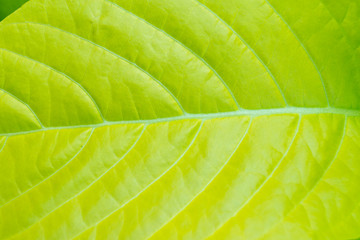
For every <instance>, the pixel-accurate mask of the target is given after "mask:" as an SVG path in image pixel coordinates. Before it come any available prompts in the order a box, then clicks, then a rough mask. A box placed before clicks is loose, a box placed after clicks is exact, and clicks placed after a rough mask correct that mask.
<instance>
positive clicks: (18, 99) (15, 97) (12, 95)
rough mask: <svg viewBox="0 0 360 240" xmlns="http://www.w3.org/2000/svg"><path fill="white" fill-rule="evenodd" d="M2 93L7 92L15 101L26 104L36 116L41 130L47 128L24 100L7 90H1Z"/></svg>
mask: <svg viewBox="0 0 360 240" xmlns="http://www.w3.org/2000/svg"><path fill="white" fill-rule="evenodd" d="M0 91H3V92H5V93H6V94H8V95H10V96H11V97H13V98H14V99H16V100H17V101H19V102H20V103H22V104H24V105H25V106H26V107H27V108H28V109H29V111H30V112H31V113H32V114H33V115H34V117H35V119H36V121H38V123H39V125H40V127H41V128H45V127H44V125H43V124H42V122H41V121H40V119H39V117H38V116H37V115H36V113H35V112H34V110H33V109H32V108H31V107H30V106H29V104H27V103H26V102H24V101H23V100H21V99H20V98H18V97H17V96H15V95H14V94H12V93H10V92H8V91H7V90H5V89H3V88H0Z"/></svg>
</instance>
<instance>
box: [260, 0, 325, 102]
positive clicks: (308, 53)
mask: <svg viewBox="0 0 360 240" xmlns="http://www.w3.org/2000/svg"><path fill="white" fill-rule="evenodd" d="M264 1H265V2H266V3H267V4H268V5H269V6H270V7H271V8H272V10H273V11H274V12H275V13H276V14H277V15H278V16H279V18H280V19H281V20H282V21H283V22H284V23H285V25H286V26H287V27H288V29H289V30H290V32H291V33H292V34H293V35H294V37H295V38H296V40H297V41H298V42H299V43H300V45H301V47H302V48H303V49H304V51H305V53H306V54H307V55H308V57H309V59H310V61H311V62H312V64H313V65H314V67H315V69H316V71H317V72H318V74H319V76H320V80H321V84H322V86H323V89H324V93H325V97H326V101H327V104H328V106H330V101H329V96H328V94H327V91H326V87H325V82H324V78H323V76H322V74H321V72H320V70H319V68H318V66H317V65H316V63H315V61H314V59H313V57H312V56H311V55H310V52H309V51H308V50H307V48H306V47H305V45H304V44H303V42H302V41H300V38H299V37H298V36H297V34H296V33H295V31H294V30H293V29H292V28H291V27H290V25H289V24H288V22H287V21H286V20H285V19H284V18H283V17H282V15H280V13H279V12H278V11H277V10H276V9H275V8H274V6H273V5H272V4H271V3H270V2H269V1H268V0H264Z"/></svg>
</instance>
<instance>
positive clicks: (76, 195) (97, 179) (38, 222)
mask: <svg viewBox="0 0 360 240" xmlns="http://www.w3.org/2000/svg"><path fill="white" fill-rule="evenodd" d="M146 127H147V125H144V127H143V129H142V131H141V133H140V134H139V136H138V137H137V139H136V140H135V142H134V143H133V144H132V145H131V147H130V148H129V149H128V150H127V151H126V152H125V153H124V155H123V156H122V157H121V158H119V160H118V161H116V162H115V163H114V164H113V165H112V166H111V167H110V168H108V169H107V170H106V171H105V172H104V173H103V174H101V175H100V176H99V177H97V178H96V179H95V181H93V182H92V183H91V184H90V185H88V186H87V187H85V188H84V189H83V190H81V191H80V192H78V193H77V194H75V195H74V196H72V197H71V198H69V199H68V200H66V201H65V202H63V203H62V204H60V205H59V206H57V207H56V208H54V209H53V210H52V211H50V212H49V213H47V214H46V215H45V216H42V217H41V218H40V219H38V220H37V222H35V223H32V224H31V225H29V226H27V227H26V228H24V229H23V230H21V231H20V232H17V233H16V234H15V235H13V236H11V237H14V236H17V235H19V234H22V233H24V232H25V231H27V230H28V229H30V228H31V227H32V226H34V225H36V224H40V225H41V221H42V220H43V219H44V218H46V217H47V216H49V215H50V214H51V213H53V212H55V211H56V210H57V209H59V208H61V207H62V206H64V205H65V204H66V203H68V202H69V201H71V200H72V199H75V198H76V197H78V196H79V195H80V194H81V193H83V192H85V191H86V190H87V189H89V188H90V187H91V186H92V185H94V184H95V183H96V182H98V181H99V180H100V179H101V178H102V177H103V176H105V175H106V174H107V173H108V172H109V171H110V170H111V169H113V168H114V167H115V166H116V165H117V164H118V163H119V162H120V161H121V160H122V159H124V158H125V156H126V155H127V154H128V153H129V152H130V151H131V150H132V149H133V148H134V147H135V145H136V144H137V143H138V141H139V140H140V138H141V136H142V135H143V133H144V132H145V129H146Z"/></svg>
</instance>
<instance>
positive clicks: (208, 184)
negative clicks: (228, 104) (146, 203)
mask: <svg viewBox="0 0 360 240" xmlns="http://www.w3.org/2000/svg"><path fill="white" fill-rule="evenodd" d="M252 121H253V118H251V119H250V121H249V124H248V126H247V128H246V131H245V133H244V135H243V136H242V137H241V138H240V141H239V143H238V144H237V145H236V147H235V149H234V151H233V152H232V153H231V154H230V156H229V158H228V159H226V161H225V162H224V164H223V165H222V166H221V167H220V168H219V170H218V171H217V172H216V173H215V175H214V176H213V177H212V178H211V179H210V181H209V182H208V183H207V184H206V185H205V186H204V187H203V189H201V190H200V192H198V193H197V194H195V196H194V197H193V198H192V199H191V200H190V201H189V202H188V203H187V204H185V206H184V207H182V208H181V209H180V211H178V212H177V213H176V214H175V215H174V216H172V217H171V218H170V219H169V220H168V221H167V222H165V223H164V224H163V225H162V226H161V227H160V228H159V229H158V230H156V231H155V232H154V233H153V234H151V236H150V237H148V238H151V237H152V236H154V235H155V234H156V233H158V232H160V231H161V229H163V228H164V227H165V226H166V225H167V224H168V223H170V222H171V221H172V220H173V219H174V218H175V217H176V216H178V215H179V214H180V213H181V212H183V211H184V210H185V208H186V207H188V206H189V205H190V204H191V203H192V202H193V201H194V200H195V199H196V198H197V197H199V196H200V194H201V193H203V192H204V191H205V190H206V189H207V188H208V187H209V186H210V184H211V183H213V182H214V180H215V179H216V177H217V176H219V174H220V173H221V172H222V171H223V169H224V168H225V166H226V165H227V164H228V162H229V161H230V159H231V158H232V157H233V155H234V154H235V153H236V151H237V150H238V149H239V147H240V145H241V143H242V142H243V140H244V139H245V137H246V136H247V134H248V132H249V130H250V126H251V123H252Z"/></svg>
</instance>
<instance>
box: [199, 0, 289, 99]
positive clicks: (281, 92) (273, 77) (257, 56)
mask: <svg viewBox="0 0 360 240" xmlns="http://www.w3.org/2000/svg"><path fill="white" fill-rule="evenodd" d="M193 1H196V2H197V3H198V4H199V5H200V6H202V7H203V8H204V9H206V10H207V11H209V12H210V13H211V14H213V15H214V16H215V17H216V18H217V19H219V20H220V21H221V22H222V23H224V24H225V25H226V26H227V27H228V28H229V29H230V30H231V31H232V32H233V33H234V34H235V35H236V36H237V37H238V38H239V39H240V41H242V42H243V43H244V44H245V46H246V47H247V48H248V49H249V50H250V51H251V52H252V53H253V54H254V56H255V57H256V58H257V60H258V61H259V62H260V63H261V65H262V66H263V67H264V68H265V70H266V71H267V73H268V74H269V76H270V77H271V78H272V80H273V81H274V83H275V85H276V87H277V88H278V90H279V92H280V94H281V96H282V98H283V99H284V102H285V105H286V106H289V104H288V103H287V101H286V97H285V94H284V92H283V90H282V89H281V88H280V85H279V83H278V81H277V80H276V78H275V76H274V75H273V74H272V72H271V71H270V69H269V67H268V66H267V65H266V64H265V63H264V61H263V60H262V59H261V58H260V57H259V55H258V54H257V53H256V52H255V50H254V49H253V48H252V47H250V45H249V44H248V43H247V42H246V41H245V39H243V38H242V37H241V36H240V34H239V33H238V32H237V31H235V30H234V29H233V28H232V27H231V26H230V24H228V23H227V22H226V21H225V20H224V19H222V18H221V17H220V16H219V15H217V14H216V13H215V12H214V11H213V10H211V9H210V8H209V7H208V6H206V5H205V4H203V3H201V2H200V1H199V0H193Z"/></svg>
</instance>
